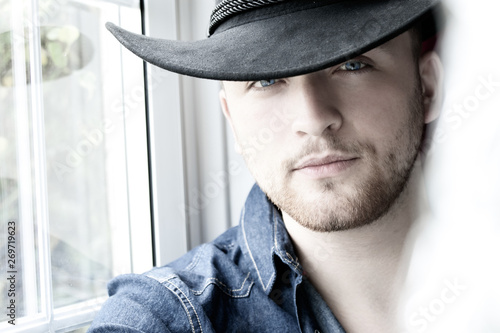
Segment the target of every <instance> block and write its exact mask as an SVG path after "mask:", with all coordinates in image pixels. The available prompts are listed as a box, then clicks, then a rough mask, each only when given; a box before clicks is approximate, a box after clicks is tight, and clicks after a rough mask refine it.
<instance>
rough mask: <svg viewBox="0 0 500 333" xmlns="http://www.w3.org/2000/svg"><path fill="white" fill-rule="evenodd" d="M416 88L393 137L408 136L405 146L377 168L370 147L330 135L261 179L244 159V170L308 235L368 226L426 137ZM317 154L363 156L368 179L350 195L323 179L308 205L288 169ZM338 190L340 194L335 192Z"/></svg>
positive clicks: (405, 176)
mask: <svg viewBox="0 0 500 333" xmlns="http://www.w3.org/2000/svg"><path fill="white" fill-rule="evenodd" d="M418 81H419V80H418ZM419 83H420V82H418V83H417V84H416V87H415V89H414V95H413V97H412V98H411V100H410V101H409V103H408V106H407V108H406V110H405V111H406V112H409V116H408V119H407V122H406V123H405V124H404V125H403V126H402V128H401V130H400V131H399V133H397V135H396V137H397V138H404V137H405V136H408V140H407V145H406V146H404V147H400V146H398V145H397V143H398V142H399V140H395V141H394V142H393V147H392V148H391V150H390V152H389V153H387V155H386V156H384V157H383V158H382V159H381V161H379V163H377V152H376V149H375V147H374V146H373V145H372V144H369V143H364V144H361V143H357V142H352V143H347V142H342V141H341V140H340V139H339V138H337V137H336V136H334V135H332V136H328V137H324V138H322V141H321V142H320V143H315V144H312V143H311V144H310V145H308V146H306V147H305V149H303V151H302V152H301V153H300V154H299V155H298V156H299V157H296V158H293V159H290V160H288V161H286V162H284V163H282V165H281V166H280V169H279V170H277V171H274V172H272V173H268V174H267V175H264V174H260V172H259V170H258V169H256V168H255V167H253V165H252V162H253V161H252V160H251V159H250V158H248V157H245V156H244V157H245V160H246V162H247V165H248V166H249V169H250V171H251V172H252V173H253V175H254V177H255V179H256V180H257V183H258V184H259V186H260V188H261V189H262V190H263V191H264V192H265V193H266V195H267V196H268V198H269V199H270V200H271V202H273V203H274V205H276V206H277V207H278V208H279V209H280V210H281V211H284V212H286V213H287V214H288V215H289V216H290V217H291V218H293V219H294V220H295V221H297V222H298V223H299V224H301V225H302V226H304V227H306V228H308V229H310V230H313V231H319V232H334V231H341V230H348V229H353V228H359V227H362V226H364V225H368V224H370V223H372V222H374V221H376V220H378V219H380V218H381V217H382V216H384V215H386V214H387V213H388V212H389V211H390V210H391V207H393V206H394V204H395V202H397V200H398V198H399V197H400V195H401V193H402V192H403V191H404V190H405V187H406V185H407V183H408V180H409V178H410V175H411V173H412V170H413V167H414V164H415V161H416V159H417V156H418V153H419V148H420V144H421V142H422V137H423V132H424V111H423V110H424V107H423V98H422V92H421V90H420V84H419ZM321 151H337V152H343V153H345V154H354V155H356V156H361V157H362V158H361V159H360V161H361V162H362V163H364V164H367V165H368V166H369V167H368V169H369V171H370V172H369V176H368V177H366V179H364V180H363V181H361V182H359V183H356V184H353V186H350V187H349V190H348V191H346V187H345V184H344V182H339V181H338V180H331V179H325V180H322V183H321V184H320V189H318V191H316V194H315V195H313V197H312V198H311V200H306V199H305V197H306V196H305V195H304V194H303V193H301V192H298V191H297V190H293V189H292V188H290V187H291V186H289V184H290V183H291V180H292V179H291V178H292V173H291V170H292V168H293V165H295V163H296V161H297V160H298V159H299V158H300V157H303V156H307V155H309V154H311V153H319V152H321ZM280 175H281V176H280ZM282 175H285V176H284V177H283V176H282ZM339 188H343V189H344V191H341V192H340V193H339ZM325 196H328V197H330V199H329V200H328V201H327V202H325V200H324V197H325Z"/></svg>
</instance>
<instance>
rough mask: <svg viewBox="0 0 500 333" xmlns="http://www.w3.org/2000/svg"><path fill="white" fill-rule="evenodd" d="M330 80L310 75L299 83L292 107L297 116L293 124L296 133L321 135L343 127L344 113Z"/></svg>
mask: <svg viewBox="0 0 500 333" xmlns="http://www.w3.org/2000/svg"><path fill="white" fill-rule="evenodd" d="M334 95H335V94H334V93H333V91H332V87H331V86H329V84H328V82H323V81H322V80H321V79H317V80H315V78H314V77H309V78H307V79H305V80H304V82H303V83H302V84H300V85H298V86H297V87H296V89H295V91H294V93H293V96H292V97H291V98H292V100H291V101H290V102H291V107H292V108H294V109H295V115H296V118H295V119H294V121H293V124H292V130H293V131H294V133H296V134H297V135H300V136H304V135H311V136H321V135H323V134H324V132H326V131H331V132H336V131H338V130H339V129H340V128H341V127H342V121H343V119H342V114H341V113H340V111H339V110H338V108H337V106H336V103H335V100H336V97H335V96H334Z"/></svg>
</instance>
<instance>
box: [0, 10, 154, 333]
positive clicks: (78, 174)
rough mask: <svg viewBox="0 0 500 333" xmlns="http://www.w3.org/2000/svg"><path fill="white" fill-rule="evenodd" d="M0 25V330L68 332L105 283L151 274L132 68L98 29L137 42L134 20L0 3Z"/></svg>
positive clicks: (140, 124)
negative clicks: (112, 28) (111, 29)
mask: <svg viewBox="0 0 500 333" xmlns="http://www.w3.org/2000/svg"><path fill="white" fill-rule="evenodd" d="M0 13H1V14H0V107H1V110H0V160H1V163H0V205H1V206H0V262H1V264H0V276H1V279H0V293H1V295H2V296H1V297H0V299H1V300H2V308H3V309H4V310H3V311H2V312H7V313H6V314H7V316H6V315H5V313H2V316H1V319H0V320H1V322H0V330H2V331H4V330H5V331H6V332H7V331H29V332H49V331H50V332H52V331H61V332H64V331H69V330H72V329H77V328H78V327H82V326H85V325H88V324H89V323H90V321H91V320H92V318H93V317H94V315H95V313H96V311H98V309H99V308H100V305H101V304H102V302H103V301H104V300H105V298H106V295H107V290H106V283H107V282H108V281H109V280H110V279H111V278H112V277H114V276H116V275H118V274H123V273H129V272H142V271H145V270H147V269H148V268H150V267H152V265H153V259H152V257H153V254H152V253H153V252H152V238H151V223H150V221H151V218H150V200H149V180H148V155H147V132H146V116H145V114H146V113H145V89H144V71H143V63H142V61H140V60H139V59H137V58H135V57H134V56H133V55H131V54H128V53H125V52H122V50H121V48H120V46H119V44H118V43H117V42H116V41H115V40H114V38H113V37H112V36H111V34H109V33H108V32H107V30H106V29H105V28H104V24H105V22H106V21H112V22H115V23H117V24H121V25H122V26H124V27H125V28H126V29H128V30H131V31H135V32H138V33H140V32H141V25H142V22H141V11H140V8H139V2H138V1H126V0H121V1H116V2H112V1H89V0H85V1H83V0H82V1H79V0H30V1H28V0H0ZM7 278H9V279H7ZM4 300H6V303H4ZM7 307H10V309H6V308H7ZM9 315H10V316H9ZM9 321H10V322H9ZM12 324H15V325H12Z"/></svg>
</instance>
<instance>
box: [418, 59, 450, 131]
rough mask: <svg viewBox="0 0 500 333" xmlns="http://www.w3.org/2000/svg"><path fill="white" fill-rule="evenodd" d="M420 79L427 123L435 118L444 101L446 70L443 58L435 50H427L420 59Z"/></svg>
mask: <svg viewBox="0 0 500 333" xmlns="http://www.w3.org/2000/svg"><path fill="white" fill-rule="evenodd" d="M419 70H420V81H421V83H422V92H423V95H424V107H425V123H426V124H428V123H430V122H431V121H433V120H435V119H436V118H437V117H438V116H439V113H440V112H441V106H442V102H443V77H444V70H443V64H442V63H441V58H440V57H439V56H438V54H437V53H436V52H434V51H431V52H427V53H426V54H424V55H423V56H422V57H420V61H419Z"/></svg>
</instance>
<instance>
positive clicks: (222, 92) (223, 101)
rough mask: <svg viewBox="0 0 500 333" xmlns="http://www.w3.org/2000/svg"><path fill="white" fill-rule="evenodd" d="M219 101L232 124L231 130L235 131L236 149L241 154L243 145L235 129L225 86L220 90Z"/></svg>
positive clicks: (225, 115) (230, 124)
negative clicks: (239, 142) (240, 143)
mask: <svg viewBox="0 0 500 333" xmlns="http://www.w3.org/2000/svg"><path fill="white" fill-rule="evenodd" d="M219 101H220V106H221V108H222V113H224V117H226V120H227V122H228V123H229V126H231V131H232V132H233V137H234V150H235V151H236V153H238V154H240V155H241V152H242V149H241V146H240V145H239V144H238V137H237V136H236V132H235V131H234V126H233V119H232V118H231V112H230V111H229V106H228V102H227V95H226V90H225V89H224V88H222V89H221V90H220V91H219Z"/></svg>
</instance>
